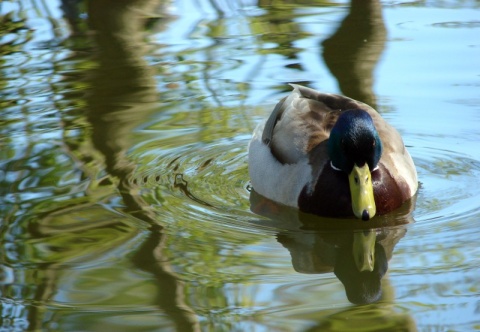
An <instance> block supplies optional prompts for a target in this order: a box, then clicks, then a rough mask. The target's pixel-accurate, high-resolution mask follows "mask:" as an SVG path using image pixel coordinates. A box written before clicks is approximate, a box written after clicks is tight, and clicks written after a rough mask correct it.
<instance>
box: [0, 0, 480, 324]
mask: <svg viewBox="0 0 480 332" xmlns="http://www.w3.org/2000/svg"><path fill="white" fill-rule="evenodd" d="M479 9H480V6H479V4H478V2H475V1H460V2H458V1H450V2H449V1H427V2H392V1H384V2H376V1H371V2H369V3H368V4H367V2H364V1H352V3H351V4H350V3H349V2H344V1H338V2H336V1H332V2H329V1H303V2H298V1H283V2H271V3H270V2H267V1H259V2H258V3H257V2H255V1H231V2H227V1H207V0H202V1H189V0H177V1H148V0H143V1H121V2H119V1H113V0H112V1H91V2H87V1H80V0H79V1H71V2H60V1H58V2H57V1H49V2H30V1H20V0H19V1H3V2H1V3H0V13H1V15H2V16H1V19H2V28H1V29H0V70H1V73H2V75H1V76H0V87H1V89H0V112H1V118H0V147H1V149H0V165H1V166H0V181H1V186H0V190H1V195H0V202H1V204H0V209H1V210H0V213H1V220H2V221H1V237H0V245H1V248H2V250H1V251H0V253H1V254H0V277H1V278H0V291H1V298H0V307H1V324H2V329H4V330H19V331H20V330H48V331H97V330H98V331H100V330H103V331H105V330H112V331H113V330H119V331H120V330H121V331H162V330H165V331H170V330H178V331H189V330H191V331H200V330H201V331H326V330H328V331H346V330H359V329H360V330H361V329H363V330H365V331H367V330H368V331H374V330H382V331H385V330H397V331H398V330H402V331H405V330H407V331H415V330H422V331H423V330H435V331H436V330H439V331H440V330H441V331H443V330H455V331H471V330H478V329H480V324H479V323H478V322H479V321H480V309H479V308H480V297H479V294H480V290H479V289H480V285H479V281H478V280H479V270H478V267H479V264H480V249H479V246H478V238H479V236H480V231H479V226H478V220H479V219H480V199H479V198H480V150H479V148H478V144H479V143H478V142H479V141H480V131H479V130H478V123H480V122H479V121H480V107H479V105H480V99H479V95H478V91H479V87H480V60H479V59H480V39H479V37H478V36H479V29H480V21H479V19H478V17H480V16H479V14H480V10H479ZM289 82H295V83H299V84H304V85H307V86H310V87H313V88H316V89H319V90H322V91H327V92H333V93H343V94H346V95H348V96H350V97H353V98H356V99H359V100H361V101H364V102H367V103H369V104H371V105H372V106H374V107H375V108H376V109H377V110H378V111H379V112H380V113H381V114H382V115H383V116H384V117H385V118H386V119H387V120H388V121H389V122H390V123H391V124H392V125H394V126H395V127H396V128H397V129H398V130H399V131H400V132H401V134H402V136H403V138H404V141H405V143H406V145H407V147H408V149H409V151H410V153H411V154H412V157H413V159H414V161H415V163H416V165H417V170H418V175H419V180H420V189H419V192H418V194H417V196H416V197H415V199H414V200H412V202H409V204H406V205H405V206H403V207H402V208H401V209H399V210H398V211H395V212H393V213H391V214H389V215H387V216H384V217H378V218H375V220H373V221H372V222H371V223H370V224H365V223H360V222H355V221H352V220H349V221H340V220H335V219H333V220H325V219H322V218H316V217H312V216H308V215H303V214H298V212H297V211H295V210H292V209H286V208H283V207H280V206H278V205H275V204H273V203H272V202H269V201H266V200H264V199H262V198H261V197H258V196H257V195H255V192H254V191H253V190H252V188H251V187H250V184H249V179H248V169H247V160H246V157H247V146H248V142H249V139H250V134H251V132H252V130H253V128H254V127H255V125H256V124H257V123H258V122H259V121H261V120H262V119H264V118H265V117H266V116H268V114H269V113H270V111H271V110H272V108H273V106H274V105H275V103H276V102H277V101H278V100H279V99H280V98H282V97H283V96H285V94H286V93H288V91H289V90H290V87H289V86H288V85H287V83H289ZM359 252H360V253H366V254H371V257H373V262H374V263H373V265H371V266H370V268H371V270H372V271H367V272H365V273H361V272H360V271H359V264H358V260H355V258H354V256H353V253H359ZM367 256H368V255H367Z"/></svg>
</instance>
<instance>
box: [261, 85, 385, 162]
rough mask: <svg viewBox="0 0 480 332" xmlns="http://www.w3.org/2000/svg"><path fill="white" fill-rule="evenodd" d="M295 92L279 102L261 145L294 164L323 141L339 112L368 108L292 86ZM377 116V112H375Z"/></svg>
mask: <svg viewBox="0 0 480 332" xmlns="http://www.w3.org/2000/svg"><path fill="white" fill-rule="evenodd" d="M291 85H292V86H293V88H294V90H293V91H292V92H291V93H290V95H289V96H288V97H287V98H285V99H283V100H282V101H280V102H279V103H278V104H277V106H276V107H275V110H274V111H273V112H272V114H271V115H270V118H269V119H268V120H267V123H266V125H265V131H264V135H263V139H264V141H265V140H267V141H269V142H270V148H271V150H272V153H273V154H274V155H275V157H276V158H277V159H278V160H279V161H280V162H282V163H287V164H293V163H296V162H299V161H300V160H301V159H303V158H306V157H307V156H308V154H309V152H310V151H311V150H312V149H313V148H314V147H316V146H318V145H319V144H320V143H321V142H323V141H326V140H327V139H328V137H329V136H330V131H331V129H332V127H333V125H334V124H335V122H336V121H337V118H338V116H339V115H340V111H342V110H347V109H352V108H361V109H365V110H367V109H369V110H372V111H373V109H371V108H370V107H369V106H368V105H366V104H363V103H360V102H357V101H355V100H353V99H350V98H347V97H343V96H339V95H334V94H327V93H320V92H318V91H316V90H313V89H310V88H307V87H303V86H299V85H295V84H291ZM375 113H376V112H375Z"/></svg>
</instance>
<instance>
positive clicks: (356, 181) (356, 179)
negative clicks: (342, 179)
mask: <svg viewBox="0 0 480 332" xmlns="http://www.w3.org/2000/svg"><path fill="white" fill-rule="evenodd" d="M354 180H355V184H358V183H359V182H360V180H359V179H358V176H355V177H354Z"/></svg>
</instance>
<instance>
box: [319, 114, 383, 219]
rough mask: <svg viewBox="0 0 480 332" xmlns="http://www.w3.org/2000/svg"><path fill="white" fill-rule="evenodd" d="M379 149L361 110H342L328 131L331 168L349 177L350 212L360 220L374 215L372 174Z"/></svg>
mask: <svg viewBox="0 0 480 332" xmlns="http://www.w3.org/2000/svg"><path fill="white" fill-rule="evenodd" d="M382 149H383V147H382V141H381V140H380V137H379V135H378V132H377V129H376V128H375V125H374V124H373V120H372V117H371V116H370V115H369V114H368V113H367V112H366V111H363V110H360V109H353V110H347V111H343V112H342V113H341V114H340V116H339V117H338V120H337V122H336V123H335V125H334V126H333V128H332V131H331V132H330V138H329V139H328V154H329V157H330V160H331V162H332V166H333V167H334V168H335V169H337V170H341V171H343V172H346V173H347V174H348V179H349V184H350V194H351V197H352V210H353V213H354V214H355V216H356V217H357V218H360V219H362V220H369V219H370V218H372V217H373V216H374V215H375V213H376V207H375V200H374V198H373V186H372V175H371V171H372V170H374V169H375V167H377V164H378V161H379V160H380V157H381V155H382Z"/></svg>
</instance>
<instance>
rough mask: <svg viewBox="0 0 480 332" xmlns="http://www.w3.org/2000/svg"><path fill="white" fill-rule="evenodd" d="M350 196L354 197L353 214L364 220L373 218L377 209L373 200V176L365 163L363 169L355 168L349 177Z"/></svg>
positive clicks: (355, 166)
mask: <svg viewBox="0 0 480 332" xmlns="http://www.w3.org/2000/svg"><path fill="white" fill-rule="evenodd" d="M348 181H349V183H350V194H351V196H352V209H353V214H354V215H355V216H356V217H357V218H359V219H362V220H369V219H371V218H373V216H374V215H375V213H376V211H377V209H376V207H375V199H374V198H373V185H372V174H371V173H370V169H369V168H368V164H367V163H365V164H364V165H363V166H362V167H358V166H357V165H354V166H353V170H352V172H351V173H350V174H349V175H348Z"/></svg>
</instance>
